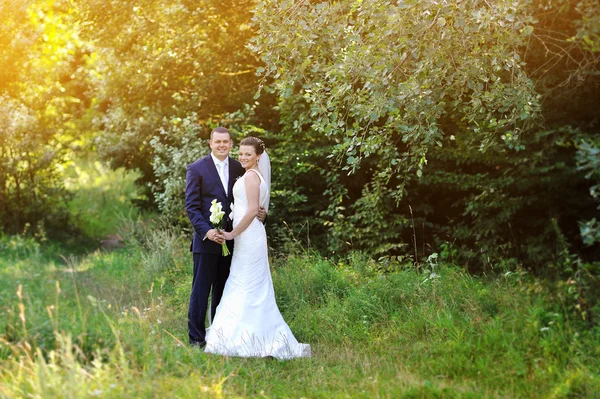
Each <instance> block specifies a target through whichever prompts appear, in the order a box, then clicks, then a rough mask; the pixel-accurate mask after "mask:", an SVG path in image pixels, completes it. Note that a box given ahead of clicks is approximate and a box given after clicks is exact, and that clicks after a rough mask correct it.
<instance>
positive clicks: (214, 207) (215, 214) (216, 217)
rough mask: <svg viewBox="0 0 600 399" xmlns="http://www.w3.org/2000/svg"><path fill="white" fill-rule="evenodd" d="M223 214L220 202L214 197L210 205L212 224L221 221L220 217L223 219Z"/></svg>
mask: <svg viewBox="0 0 600 399" xmlns="http://www.w3.org/2000/svg"><path fill="white" fill-rule="evenodd" d="M224 215H225V212H223V205H221V203H220V202H217V200H216V199H214V200H212V202H211V206H210V217H209V219H210V222H211V223H212V224H213V225H218V224H219V223H220V222H221V219H223V216H224Z"/></svg>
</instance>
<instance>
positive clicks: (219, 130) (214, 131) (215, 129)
mask: <svg viewBox="0 0 600 399" xmlns="http://www.w3.org/2000/svg"><path fill="white" fill-rule="evenodd" d="M213 133H227V134H228V135H229V139H230V140H231V133H229V130H227V129H226V128H224V127H223V126H219V127H216V128H214V129H213V130H212V132H210V139H211V140H212V138H213Z"/></svg>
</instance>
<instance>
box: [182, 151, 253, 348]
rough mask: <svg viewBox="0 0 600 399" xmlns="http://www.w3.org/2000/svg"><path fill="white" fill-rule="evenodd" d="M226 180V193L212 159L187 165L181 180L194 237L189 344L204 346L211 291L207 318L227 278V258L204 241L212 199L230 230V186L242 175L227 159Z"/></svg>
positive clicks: (242, 169)
mask: <svg viewBox="0 0 600 399" xmlns="http://www.w3.org/2000/svg"><path fill="white" fill-rule="evenodd" d="M228 162H229V181H228V183H229V184H228V185H229V187H228V190H227V194H226V193H225V189H224V187H223V183H221V179H220V177H219V173H218V172H217V167H216V166H215V163H214V161H213V159H212V157H211V156H210V154H209V155H207V156H206V157H204V158H201V159H199V160H197V161H196V162H194V163H192V164H190V165H188V167H187V174H186V181H185V210H186V212H187V216H188V219H189V220H190V222H191V223H192V226H193V227H194V237H193V240H192V244H191V246H190V251H191V252H193V257H194V277H193V280H192V294H191V295H190V307H189V310H188V334H189V338H190V342H198V343H204V339H205V336H206V328H205V326H204V323H205V319H206V307H207V305H208V295H209V293H210V291H211V290H212V300H211V317H214V314H215V311H216V309H217V305H218V304H219V302H220V301H221V296H222V295H223V288H224V287H225V281H226V280H227V277H228V276H229V267H230V266H231V256H222V255H221V251H222V248H221V245H220V244H217V243H216V242H214V241H211V240H209V239H208V238H206V239H204V237H205V236H206V233H207V232H208V231H209V230H210V229H212V228H214V227H213V225H212V224H211V223H210V206H211V202H212V200H213V199H216V200H217V201H218V202H220V203H221V205H223V211H225V216H224V221H225V223H224V227H225V230H228V231H230V230H231V220H230V219H229V213H230V212H231V210H230V205H231V203H232V202H233V184H234V183H235V181H236V180H237V179H238V178H239V177H240V176H242V175H243V174H244V172H245V171H244V168H243V167H242V165H241V164H240V163H239V162H238V161H236V160H234V159H231V158H229V161H228ZM227 245H228V247H229V251H230V252H232V251H233V241H228V242H227Z"/></svg>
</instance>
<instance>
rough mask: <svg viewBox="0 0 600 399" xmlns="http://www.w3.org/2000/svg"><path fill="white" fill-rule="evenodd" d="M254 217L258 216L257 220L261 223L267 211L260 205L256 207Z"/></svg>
mask: <svg viewBox="0 0 600 399" xmlns="http://www.w3.org/2000/svg"><path fill="white" fill-rule="evenodd" d="M256 217H257V218H258V220H260V222H261V223H264V221H265V218H266V217H267V211H266V210H265V208H263V207H262V206H261V207H260V208H258V215H256Z"/></svg>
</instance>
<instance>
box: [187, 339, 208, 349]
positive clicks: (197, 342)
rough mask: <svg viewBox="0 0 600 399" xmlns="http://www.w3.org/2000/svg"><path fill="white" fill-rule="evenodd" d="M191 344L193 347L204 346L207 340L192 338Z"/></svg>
mask: <svg viewBox="0 0 600 399" xmlns="http://www.w3.org/2000/svg"><path fill="white" fill-rule="evenodd" d="M190 346H191V347H192V348H200V349H202V348H204V347H205V346H206V341H192V340H190Z"/></svg>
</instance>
